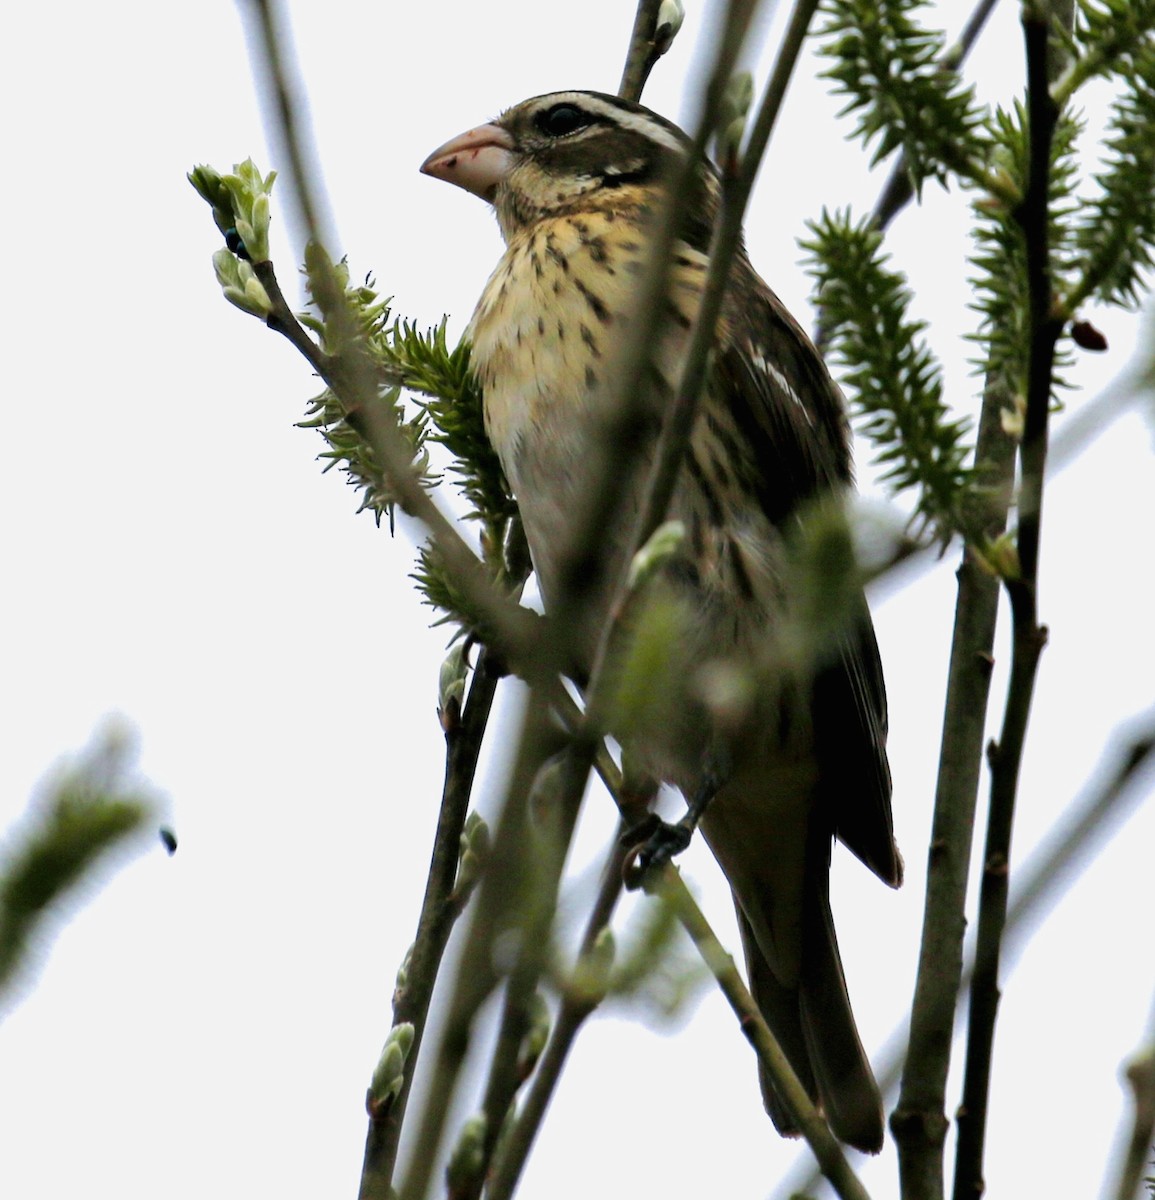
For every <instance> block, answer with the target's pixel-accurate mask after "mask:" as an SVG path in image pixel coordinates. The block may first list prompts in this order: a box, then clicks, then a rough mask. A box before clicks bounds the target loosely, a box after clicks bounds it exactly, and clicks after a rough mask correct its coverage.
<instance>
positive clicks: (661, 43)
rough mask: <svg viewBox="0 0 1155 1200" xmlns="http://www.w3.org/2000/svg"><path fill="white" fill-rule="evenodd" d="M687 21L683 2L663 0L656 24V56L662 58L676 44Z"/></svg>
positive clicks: (680, 0)
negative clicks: (679, 33) (675, 40)
mask: <svg viewBox="0 0 1155 1200" xmlns="http://www.w3.org/2000/svg"><path fill="white" fill-rule="evenodd" d="M685 19H686V10H685V8H683V7H682V0H662V3H661V5H660V6H659V8H658V19H657V21H656V22H655V23H654V55H655V57H657V58H660V57H661V56H662V55H663V54H665V53H666V51H667V50H669V48H670V47H671V46H672V45H673V44H674V38H676V37H677V36H678V30H679V29H681V28H682V22H683V21H684V20H685Z"/></svg>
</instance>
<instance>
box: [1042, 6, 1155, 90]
mask: <svg viewBox="0 0 1155 1200" xmlns="http://www.w3.org/2000/svg"><path fill="white" fill-rule="evenodd" d="M1153 29H1155V0H1078V3H1077V4H1076V6H1075V22H1074V26H1073V28H1072V31H1071V35H1070V36H1069V37H1068V38H1067V39H1066V41H1067V50H1068V52H1069V53H1070V54H1071V56H1072V57H1073V60H1074V61H1073V62H1072V64H1071V67H1070V69H1069V71H1068V72H1067V74H1066V76H1065V77H1064V78H1063V79H1062V80H1061V81H1060V82H1059V84H1058V86H1057V87H1056V89H1055V91H1056V93H1057V97H1058V99H1059V100H1060V101H1065V100H1066V99H1067V98H1069V97H1070V96H1071V95H1072V94H1073V93H1074V92H1075V91H1076V90H1077V89H1078V88H1079V87H1081V86H1082V85H1083V84H1084V83H1086V82H1087V81H1088V80H1089V79H1096V78H1110V77H1111V76H1122V77H1124V78H1126V77H1127V76H1129V75H1130V74H1131V73H1132V71H1133V70H1134V67H1135V56H1136V54H1137V53H1138V54H1142V53H1143V47H1144V44H1145V43H1146V44H1147V45H1149V44H1150V37H1151V32H1152V30H1153Z"/></svg>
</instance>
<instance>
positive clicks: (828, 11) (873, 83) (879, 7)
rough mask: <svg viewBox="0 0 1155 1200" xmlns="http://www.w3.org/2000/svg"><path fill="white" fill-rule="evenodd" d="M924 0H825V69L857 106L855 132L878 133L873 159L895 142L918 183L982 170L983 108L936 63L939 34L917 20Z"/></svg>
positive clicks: (867, 137)
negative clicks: (953, 173)
mask: <svg viewBox="0 0 1155 1200" xmlns="http://www.w3.org/2000/svg"><path fill="white" fill-rule="evenodd" d="M922 7H924V5H923V3H922V0H825V3H824V4H823V6H822V8H823V11H824V13H825V15H826V23H825V24H824V25H823V27H822V28H821V30H820V31H819V36H820V38H821V39H822V46H821V53H822V54H823V55H824V56H825V57H827V58H829V59H831V60H833V61H832V65H831V66H830V67H828V68H827V70H826V71H825V72H823V75H824V77H825V78H827V79H831V80H833V81H834V85H835V89H834V90H835V92H836V93H837V94H839V95H843V96H846V97H847V102H846V107H845V108H844V109H843V110H842V114H841V115H845V114H847V113H857V114H858V123H857V124H856V126H855V128H854V132H853V136H854V137H860V138H861V139H862V140H863V142H864V143H866V144H869V143H870V142H871V141H874V140H877V143H878V144H877V146H876V148H875V152H874V159H873V161H874V162H875V163H877V162H880V161H881V160H882V159H884V158H886V157H887V156H888V155H889V154H891V153H892V152H893V151H894V150H896V149H898V148H899V147H901V148H902V150H903V151H904V152H905V155H906V163H907V169H908V170H909V171H910V175H911V180H912V182H913V183H914V187H915V190H916V191H921V188H922V184H923V183H924V181H925V180H927V179H937V180H938V181H939V182H940V183H943V184H945V183H946V182H947V178H948V176H949V174H950V173H951V172H952V171H953V172H957V173H960V174H962V175H964V176H969V177H975V176H977V175H979V174H981V164H982V158H983V147H982V142H981V139H980V137H979V133H980V130H981V125H982V112H981V109H980V108H979V105H978V104H977V102H976V100H975V98H974V93H973V90H972V89H971V88H970V87H968V86H966V85H965V84H963V83H962V82H961V80H960V79H959V77H958V75H956V74H955V73H953V72H948V71H943V70H942V68H941V67H940V66H939V59H940V58H941V57H942V53H943V44H944V38H943V35H942V34H941V33H938V32H932V31H930V30H927V29H924V28H923V27H922V26H921V25H920V24H919V23H918V22H917V20H916V14H917V10H918V9H920V8H922Z"/></svg>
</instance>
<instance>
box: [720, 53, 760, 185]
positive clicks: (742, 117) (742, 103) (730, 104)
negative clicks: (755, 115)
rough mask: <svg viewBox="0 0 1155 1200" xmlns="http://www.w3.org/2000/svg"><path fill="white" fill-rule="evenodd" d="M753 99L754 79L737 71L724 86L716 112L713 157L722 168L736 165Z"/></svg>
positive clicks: (744, 72)
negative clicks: (716, 131) (716, 125)
mask: <svg viewBox="0 0 1155 1200" xmlns="http://www.w3.org/2000/svg"><path fill="white" fill-rule="evenodd" d="M753 99H754V77H753V76H752V75H751V74H750V72H749V71H738V72H737V73H736V74H735V75H733V76H732V77H731V78H730V81H729V83H727V84H726V90H725V92H723V94H722V103H721V105H720V106H719V111H718V133H717V135H716V137H715V139H714V146H715V156H716V157H717V159H718V162H719V163H720V164H721V166H722V167H723V168H727V167H730V166H732V165H733V164H736V163H737V161H738V151H739V149H740V148H741V146H742V138H743V135H744V134H745V132H746V114H747V113H748V112H749V111H750V104H751V103H752V101H753Z"/></svg>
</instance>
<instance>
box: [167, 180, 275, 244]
mask: <svg viewBox="0 0 1155 1200" xmlns="http://www.w3.org/2000/svg"><path fill="white" fill-rule="evenodd" d="M276 178H277V173H276V171H270V172H269V173H268V175H262V174H261V173H260V171H258V170H257V167H256V164H255V163H254V162H253V160H252V159H251V158H246V159H245V161H244V162H243V163H237V164H236V165H235V166H234V167H233V169H232V172H231V174H228V175H222V174H220V172H219V171H216V170H215V169H214V168H213V167H210V166H207V165H205V164H203V163H202V164H201V165H200V166H196V167H193V169H192V170H191V171H190V172H189V173H188V181H189V183H191V184H192V185H193V187H194V188H196V190H197V192H198V193H199V195H200V196H201V198H202V199H203V200H205V201H207V202H208V203H209V204H210V205H211V206H212V210H213V221H214V222H215V223H216V227H217V228H218V229H219V230H220V231H221V233H222V234H223V235H224V238H225V241H226V243H228V245H229V250H230V251H233V252H236V250H237V241H238V239H239V249H240V250H241V252H242V253H241V257H242V258H246V259H248V260H250V261H251V262H264V261H265V260H266V259H267V258H268V257H269V221H270V207H269V194H270V193H271V192H272V190H273V183H274V181H275V180H276Z"/></svg>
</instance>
